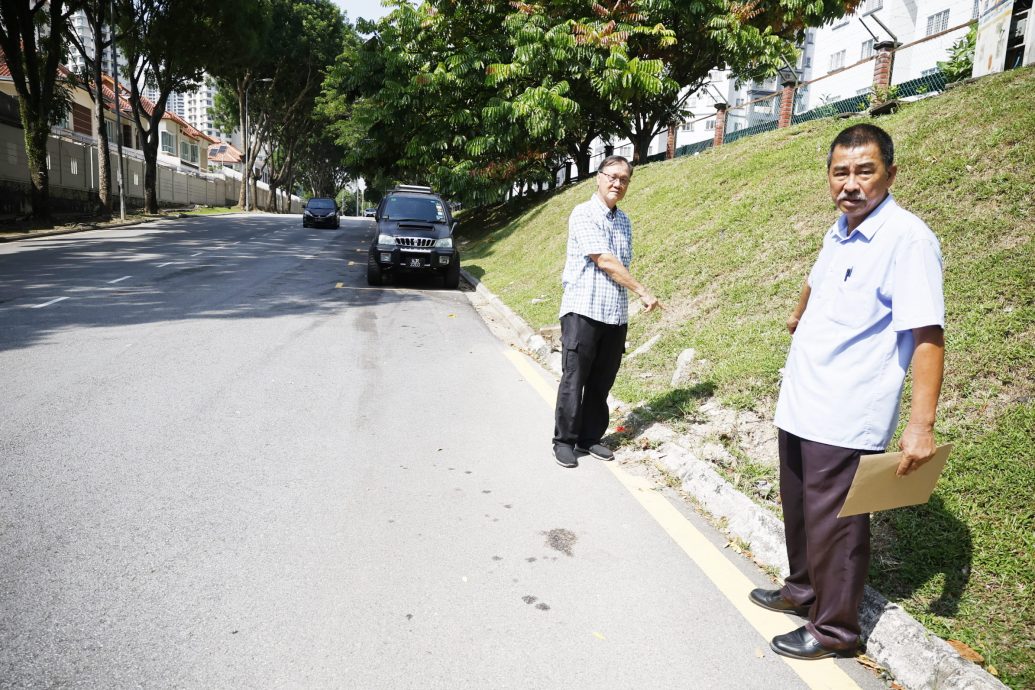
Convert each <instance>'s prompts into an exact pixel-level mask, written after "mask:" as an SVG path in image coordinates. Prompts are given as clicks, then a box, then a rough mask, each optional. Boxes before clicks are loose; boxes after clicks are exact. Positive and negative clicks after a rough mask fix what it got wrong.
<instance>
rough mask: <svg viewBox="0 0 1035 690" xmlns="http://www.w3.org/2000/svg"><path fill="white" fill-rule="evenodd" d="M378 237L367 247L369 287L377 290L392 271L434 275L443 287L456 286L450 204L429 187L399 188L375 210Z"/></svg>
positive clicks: (456, 255)
mask: <svg viewBox="0 0 1035 690" xmlns="http://www.w3.org/2000/svg"><path fill="white" fill-rule="evenodd" d="M374 217H375V218H376V219H377V236H376V237H375V238H374V241H373V242H371V243H370V255H369V257H368V258H367V283H368V284H370V285H380V284H381V283H382V282H384V279H385V276H386V274H391V273H394V272H396V271H415V272H424V273H426V272H434V273H438V274H440V275H441V276H442V279H443V282H444V284H445V286H446V287H447V288H450V289H454V288H456V287H458V286H459V285H460V252H458V251H457V250H456V247H455V246H453V230H454V229H455V228H456V224H455V223H453V216H452V215H451V214H450V213H449V204H447V203H446V202H445V201H443V199H442V197H440V196H439V195H438V194H435V193H433V192H432V191H431V188H430V187H418V186H415V185H399V186H398V187H396V188H395V189H393V190H392V191H390V192H388V194H386V195H385V197H384V198H383V199H381V203H380V204H378V206H377V215H375V216H374Z"/></svg>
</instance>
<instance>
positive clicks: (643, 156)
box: [630, 130, 654, 165]
mask: <svg viewBox="0 0 1035 690" xmlns="http://www.w3.org/2000/svg"><path fill="white" fill-rule="evenodd" d="M653 140H654V135H653V134H651V132H650V130H646V131H644V130H641V131H638V132H635V133H633V136H632V138H631V139H630V141H631V142H632V145H633V159H632V163H633V165H641V164H643V163H646V162H647V156H648V155H650V142H651V141H653Z"/></svg>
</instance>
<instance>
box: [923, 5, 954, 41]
mask: <svg viewBox="0 0 1035 690" xmlns="http://www.w3.org/2000/svg"><path fill="white" fill-rule="evenodd" d="M948 28H949V10H942V11H941V12H938V13H937V14H932V15H931V16H930V17H928V18H927V35H928V36H932V35H934V34H936V33H939V32H942V31H945V30H946V29H948Z"/></svg>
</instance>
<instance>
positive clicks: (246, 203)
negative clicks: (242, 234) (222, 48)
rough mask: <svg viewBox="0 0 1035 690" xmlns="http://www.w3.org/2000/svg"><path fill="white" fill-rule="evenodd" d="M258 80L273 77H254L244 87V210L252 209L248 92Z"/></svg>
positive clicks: (268, 80)
mask: <svg viewBox="0 0 1035 690" xmlns="http://www.w3.org/2000/svg"><path fill="white" fill-rule="evenodd" d="M259 81H263V82H271V81H273V79H272V78H270V77H263V78H262V79H255V80H253V81H250V82H248V86H246V87H244V210H245V211H250V210H252V208H251V200H250V199H249V195H248V180H249V178H251V176H252V175H251V172H252V170H251V167H250V166H251V161H249V160H248V154H250V153H251V150H252V145H251V137H250V136H249V133H250V132H251V128H252V127H251V123H249V121H248V92H249V91H251V90H252V86H253V85H254V84H255V82H259Z"/></svg>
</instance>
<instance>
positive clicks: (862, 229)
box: [834, 191, 898, 242]
mask: <svg viewBox="0 0 1035 690" xmlns="http://www.w3.org/2000/svg"><path fill="white" fill-rule="evenodd" d="M895 208H898V204H896V203H895V200H894V199H893V198H892V196H891V192H890V191H889V192H888V195H887V196H886V197H884V201H882V202H880V204H878V205H877V208H875V209H873V210H872V211H870V215H868V216H866V217H865V218H863V222H861V223H859V225H857V226H856V228H855V230H854V231H853V232H852V235H855V233H859V234H861V235H862V236H863V237H865V238H866V241H867V242H868V241H870V240H872V239H873V236H874V235H876V234H877V231H878V230H880V229H881V226H883V225H884V222H885V221H886V220H887V219H888V216H889V215H891V212H892V209H895ZM834 232H835V234H836V235H837V239H838V240H839V241H841V242H846V241H847V240H848V239H850V238H851V236H852V235H849V234H848V219H847V217H846V216H845V215H844V214H841V217H840V218H838V219H837V224H836V225H835V226H834Z"/></svg>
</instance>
